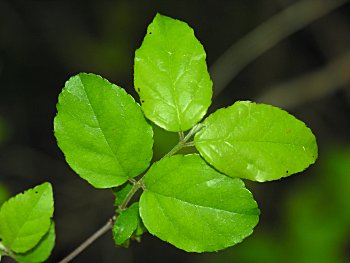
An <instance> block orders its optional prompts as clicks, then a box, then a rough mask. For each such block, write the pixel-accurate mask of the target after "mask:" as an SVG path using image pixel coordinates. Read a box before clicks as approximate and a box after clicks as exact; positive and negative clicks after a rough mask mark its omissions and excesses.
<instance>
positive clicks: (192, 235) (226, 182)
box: [140, 154, 259, 252]
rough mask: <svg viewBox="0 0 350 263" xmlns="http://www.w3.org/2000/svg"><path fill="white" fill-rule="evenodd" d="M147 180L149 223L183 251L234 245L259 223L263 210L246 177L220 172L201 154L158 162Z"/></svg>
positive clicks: (144, 208) (143, 203)
mask: <svg viewBox="0 0 350 263" xmlns="http://www.w3.org/2000/svg"><path fill="white" fill-rule="evenodd" d="M144 184H145V188H146V189H145V191H144V193H143V194H142V196H141V199H140V215H141V218H142V220H143V222H144V224H145V227H146V228H147V229H148V231H149V232H150V233H151V234H153V235H155V236H157V237H159V238H160V239H162V240H164V241H167V242H169V243H171V244H173V245H174V246H176V247H178V248H180V249H183V250H185V251H191V252H204V251H217V250H220V249H224V248H226V247H229V246H233V245H235V244H236V243H239V242H241V241H242V240H243V239H244V238H245V237H247V236H248V235H250V234H251V233H252V231H253V228H254V226H255V225H256V224H257V222H258V218H259V209H258V207H257V204H256V202H255V201H254V199H253V196H252V194H251V193H250V192H249V191H248V190H247V189H246V188H245V186H244V184H243V182H242V180H240V179H238V178H235V179H234V178H230V177H227V176H224V175H222V174H220V173H218V172H217V171H215V170H214V169H213V168H211V167H210V166H208V165H207V164H206V163H205V161H204V160H203V159H202V158H201V157H200V156H199V155H196V154H194V155H186V156H183V155H175V156H172V157H170V158H165V159H163V160H161V161H159V162H157V163H155V164H154V165H153V166H152V167H151V168H150V170H149V172H148V173H147V174H146V176H145V177H144Z"/></svg>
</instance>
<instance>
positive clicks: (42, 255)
mask: <svg viewBox="0 0 350 263" xmlns="http://www.w3.org/2000/svg"><path fill="white" fill-rule="evenodd" d="M55 238H56V234H55V224H54V223H53V222H52V223H51V226H50V229H49V231H48V232H47V233H46V234H45V236H44V237H43V238H42V239H41V240H40V242H39V244H38V245H37V246H35V247H34V248H33V249H31V250H29V251H28V252H26V253H23V254H15V255H14V259H16V261H18V262H19V263H39V262H44V261H45V260H47V259H48V257H49V256H50V254H51V251H52V249H53V247H54V246H55Z"/></svg>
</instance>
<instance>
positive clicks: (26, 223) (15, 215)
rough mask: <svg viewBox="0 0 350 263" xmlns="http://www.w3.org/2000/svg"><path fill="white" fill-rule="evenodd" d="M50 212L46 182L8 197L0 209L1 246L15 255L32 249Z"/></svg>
mask: <svg viewBox="0 0 350 263" xmlns="http://www.w3.org/2000/svg"><path fill="white" fill-rule="evenodd" d="M53 210H54V207H53V194H52V187H51V184H50V183H44V184H41V185H39V186H36V187H35V188H33V189H29V190H27V191H25V192H24V193H23V194H22V193H21V194H18V195H16V196H15V197H12V198H10V199H9V200H8V201H6V202H5V203H4V204H3V205H2V207H1V209H0V239H1V240H2V243H3V244H4V245H5V246H6V248H8V249H10V250H12V251H13V252H15V253H24V252H27V251H28V250H30V249H32V248H33V247H34V246H36V245H37V244H38V242H39V241H40V240H41V239H42V237H43V236H44V235H45V234H46V233H47V231H48V230H49V227H50V224H51V217H52V215H53Z"/></svg>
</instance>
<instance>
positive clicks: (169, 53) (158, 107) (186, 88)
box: [134, 14, 212, 131]
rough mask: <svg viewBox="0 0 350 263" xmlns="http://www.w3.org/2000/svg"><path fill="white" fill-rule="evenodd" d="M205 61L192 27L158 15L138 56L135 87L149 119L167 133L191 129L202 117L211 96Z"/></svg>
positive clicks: (149, 28)
mask: <svg viewBox="0 0 350 263" xmlns="http://www.w3.org/2000/svg"><path fill="white" fill-rule="evenodd" d="M205 58H206V54H205V51H204V48H203V46H202V45H201V43H200V42H199V41H198V40H197V39H196V37H195V36H194V33H193V30H192V28H190V27H189V26H188V25H187V24H186V23H184V22H182V21H179V20H176V19H172V18H170V17H166V16H162V15H159V14H158V15H156V17H155V18H154V20H153V22H152V23H151V24H150V25H149V26H148V29H147V34H146V36H145V38H144V41H143V43H142V45H141V47H140V48H139V49H138V50H137V51H136V54H135V68H134V71H135V72H134V86H135V89H136V91H137V92H138V94H139V95H140V99H141V104H142V109H143V111H144V113H145V115H146V117H147V118H149V119H150V120H152V121H153V122H155V123H156V124H157V125H159V126H160V127H162V128H164V129H166V130H168V131H185V130H188V129H190V128H192V127H193V126H194V125H195V124H196V123H197V122H199V121H200V120H201V119H202V118H203V116H204V115H205V113H206V112H207V109H208V107H209V105H210V103H211V97H212V82H211V80H210V77H209V73H208V70H207V65H206V62H205Z"/></svg>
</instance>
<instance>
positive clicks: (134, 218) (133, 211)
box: [112, 202, 139, 246]
mask: <svg viewBox="0 0 350 263" xmlns="http://www.w3.org/2000/svg"><path fill="white" fill-rule="evenodd" d="M138 218H139V203H138V202H136V203H133V204H132V205H131V206H130V207H128V208H127V209H126V210H123V211H120V214H119V215H118V217H117V219H116V221H115V223H114V226H113V230H112V231H113V238H114V241H115V244H116V245H119V246H121V245H123V244H124V243H125V242H126V241H128V240H129V238H130V237H131V235H132V234H133V233H134V231H135V230H136V229H137V227H138V223H139V219H138Z"/></svg>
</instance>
